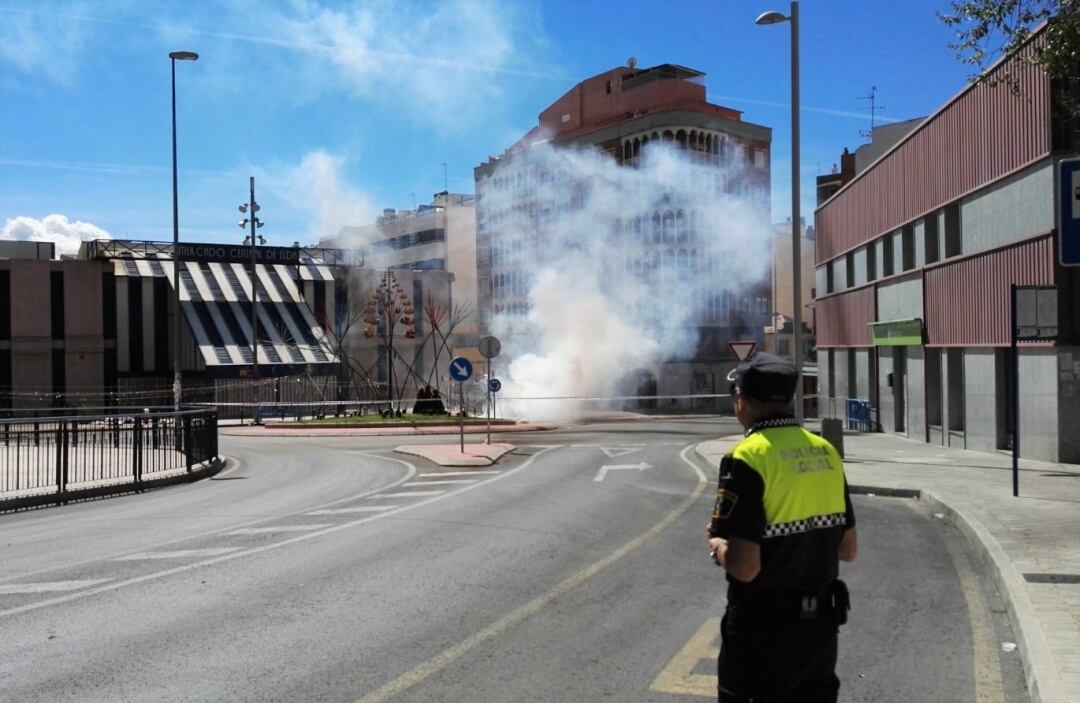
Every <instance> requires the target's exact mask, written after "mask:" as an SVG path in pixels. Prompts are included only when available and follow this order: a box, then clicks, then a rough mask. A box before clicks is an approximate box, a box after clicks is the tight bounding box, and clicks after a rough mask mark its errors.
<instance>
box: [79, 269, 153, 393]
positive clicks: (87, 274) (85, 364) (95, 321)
mask: <svg viewBox="0 0 1080 703" xmlns="http://www.w3.org/2000/svg"><path fill="white" fill-rule="evenodd" d="M62 270H63V272H64V349H65V359H64V361H65V371H66V374H67V386H68V388H100V387H101V386H102V385H103V384H104V383H105V339H104V337H103V336H102V333H103V330H104V322H103V320H102V308H101V301H102V298H101V279H102V273H103V271H104V269H103V267H102V265H101V264H99V263H98V262H96V261H65V262H63V264H62ZM150 329H151V332H152V331H153V325H152V324H151V325H150Z"/></svg>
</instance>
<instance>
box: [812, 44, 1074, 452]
mask: <svg viewBox="0 0 1080 703" xmlns="http://www.w3.org/2000/svg"><path fill="white" fill-rule="evenodd" d="M1040 41H1042V35H1041V33H1036V35H1035V36H1034V37H1033V39H1032V40H1030V41H1029V42H1028V43H1027V44H1026V45H1025V46H1024V47H1023V48H1022V49H1021V50H1020V51H1019V53H1018V54H1016V55H1013V56H1011V57H1008V58H1007V59H1005V60H1003V61H1002V62H999V63H998V64H997V65H996V66H995V67H993V68H992V69H991V70H990V75H989V78H990V79H991V80H990V81H989V84H983V85H969V86H966V87H965V88H964V89H962V90H961V91H960V92H959V93H958V94H957V95H956V96H955V97H953V98H952V99H951V100H949V101H948V102H947V103H945V105H943V106H942V107H941V108H940V109H939V110H938V111H937V112H935V113H934V114H933V115H931V116H929V117H928V118H926V119H925V120H923V121H920V122H917V123H915V124H914V125H911V126H910V127H909V131H908V132H907V134H906V135H904V136H903V137H902V138H900V139H899V140H897V141H896V142H895V143H893V144H892V145H890V146H889V147H888V148H887V149H885V150H883V151H882V153H880V155H878V156H877V158H876V159H875V160H874V161H873V162H872V163H870V164H869V165H866V166H865V168H864V169H862V170H861V171H858V170H857V169H850V170H849V172H854V173H852V175H851V177H850V179H849V180H848V181H847V182H846V183H843V184H842V187H841V188H840V189H839V190H838V191H837V192H835V194H833V195H832V196H831V197H829V198H828V200H826V201H825V202H824V203H823V204H822V205H821V206H820V207H819V208H818V210H817V213H816V224H817V257H816V259H817V260H816V266H817V269H816V276H817V285H816V290H817V297H816V299H815V311H816V314H817V341H818V367H819V374H820V384H819V388H820V392H821V394H822V396H823V397H822V399H821V402H820V407H821V410H822V411H823V413H824V414H825V415H831V416H835V417H843V416H844V415H845V414H846V407H845V406H846V401H847V400H848V399H860V400H864V401H869V404H870V406H871V407H872V409H873V415H872V417H873V421H874V424H875V425H876V426H878V427H879V428H880V429H881V430H883V431H885V432H891V433H897V434H903V435H907V436H908V437H911V438H913V439H919V440H923V441H927V442H931V443H935V444H943V445H949V446H960V447H966V448H968V449H978V450H986V451H993V450H998V449H1006V448H1009V447H1011V444H1012V441H1013V437H1014V433H1015V432H1016V431H1017V430H1016V428H1015V427H1014V426H1013V421H1012V413H1011V412H1010V408H1011V407H1012V404H1013V400H1014V399H1013V397H1012V390H1011V389H1012V381H1013V378H1014V374H1017V373H1018V374H1019V389H1020V391H1019V399H1018V400H1019V407H1020V411H1019V421H1020V424H1019V431H1020V432H1021V440H1022V441H1021V442H1020V448H1021V451H1022V453H1023V455H1024V456H1027V457H1031V458H1038V459H1044V460H1050V461H1068V462H1077V461H1080V435H1078V434H1077V432H1076V428H1077V427H1080V402H1077V398H1080V366H1078V365H1077V364H1076V361H1075V360H1076V359H1077V358H1078V356H1077V343H1078V342H1080V337H1078V335H1080V303H1078V300H1080V275H1078V270H1077V269H1076V268H1067V267H1063V266H1061V265H1060V264H1059V262H1058V253H1057V252H1058V236H1059V234H1058V232H1057V230H1056V228H1055V203H1056V199H1055V192H1056V185H1057V184H1056V181H1057V178H1056V171H1057V164H1058V161H1059V160H1060V159H1061V158H1063V157H1066V156H1072V155H1075V154H1076V150H1077V146H1078V145H1077V142H1076V136H1075V134H1076V132H1075V123H1074V122H1070V120H1069V119H1068V118H1067V116H1066V115H1065V114H1064V113H1062V112H1060V105H1061V97H1062V96H1061V95H1060V94H1059V91H1061V90H1062V87H1061V86H1060V85H1059V84H1057V83H1056V82H1053V81H1051V80H1050V79H1049V78H1048V77H1047V75H1046V74H1045V73H1044V72H1043V71H1042V70H1040V69H1039V68H1038V67H1037V66H1036V65H1035V64H1034V63H1033V62H1030V61H1029V60H1028V59H1029V58H1030V55H1031V53H1032V52H1033V50H1034V48H1035V47H1036V46H1037V44H1038V42H1040ZM1005 72H1007V73H1008V74H1009V75H1010V77H1011V78H1010V80H1015V89H1016V92H1018V94H1014V91H1013V90H1010V89H1009V88H1007V87H1005V86H1004V85H1002V86H998V87H994V86H993V85H992V84H993V83H994V82H995V81H994V79H995V78H999V77H1000V76H1001V75H1002V74H1003V73H1005ZM1070 130H1072V131H1070ZM1013 285H1020V286H1045V287H1048V288H1049V289H1050V290H1051V293H1050V301H1049V302H1050V303H1051V306H1050V309H1052V308H1053V307H1056V310H1055V311H1053V312H1052V316H1053V317H1054V318H1055V321H1056V323H1057V324H1056V339H1054V340H1049V339H1048V340H1045V341H1037V342H1036V341H1028V342H1022V343H1021V345H1020V352H1019V364H1018V367H1015V366H1014V364H1013V360H1012V355H1011V353H1010V343H1011V327H1012V324H1013V320H1012V319H1011V305H1010V296H1011V290H1012V289H1011V287H1012V286H1013Z"/></svg>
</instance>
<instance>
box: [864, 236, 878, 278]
mask: <svg viewBox="0 0 1080 703" xmlns="http://www.w3.org/2000/svg"><path fill="white" fill-rule="evenodd" d="M876 278H877V242H870V243H869V244H867V245H866V280H867V281H873V280H874V279H876Z"/></svg>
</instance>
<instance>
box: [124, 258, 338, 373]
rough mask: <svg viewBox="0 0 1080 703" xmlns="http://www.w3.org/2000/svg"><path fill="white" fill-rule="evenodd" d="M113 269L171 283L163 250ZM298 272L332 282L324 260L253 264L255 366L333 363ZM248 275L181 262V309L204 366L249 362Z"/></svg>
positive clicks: (240, 269) (239, 268) (238, 268)
mask: <svg viewBox="0 0 1080 703" xmlns="http://www.w3.org/2000/svg"><path fill="white" fill-rule="evenodd" d="M114 267H115V274H116V275H117V276H135V277H142V278H147V277H155V278H156V277H163V278H165V279H166V280H167V281H169V285H170V286H171V285H172V280H173V268H172V267H173V261H172V259H170V258H167V257H165V256H159V257H153V256H151V257H150V258H141V257H138V256H135V255H131V256H123V257H122V258H119V259H116V260H115V261H114ZM298 270H299V273H300V279H301V280H315V281H332V280H333V276H332V275H331V273H330V270H329V268H328V267H327V266H324V265H320V264H317V263H314V262H310V261H309V262H307V263H305V264H302V265H301V266H299V267H296V266H283V265H279V266H274V265H259V266H257V267H256V281H255V291H256V294H257V296H256V300H257V303H258V305H257V306H256V307H257V313H258V330H259V344H258V354H259V357H258V363H259V365H268V364H302V365H312V364H334V363H337V358H336V357H335V356H334V355H333V353H332V351H331V346H330V344H329V343H328V340H327V338H326V334H325V332H324V331H323V329H322V327H321V326H320V325H319V323H318V322H317V321H316V320H315V316H314V315H313V314H312V312H311V309H310V308H309V307H308V305H307V303H306V302H305V301H304V299H303V297H302V296H301V294H300V290H299V288H298V287H297V280H296V274H297V271H298ZM249 274H250V269H249V268H247V267H245V266H243V265H241V264H221V263H207V262H192V261H188V262H181V263H180V271H179V277H180V281H179V284H180V308H181V310H183V313H184V319H185V320H186V321H187V324H188V327H189V328H190V330H191V333H192V336H193V337H194V339H195V342H196V344H197V346H198V348H199V353H200V354H201V355H202V357H203V360H204V362H205V363H206V365H207V366H230V365H231V366H245V365H250V364H251V363H252V354H251V349H252V345H251V339H252V334H251V332H252V323H251V321H252V304H251V289H252V282H251V276H250V275H249Z"/></svg>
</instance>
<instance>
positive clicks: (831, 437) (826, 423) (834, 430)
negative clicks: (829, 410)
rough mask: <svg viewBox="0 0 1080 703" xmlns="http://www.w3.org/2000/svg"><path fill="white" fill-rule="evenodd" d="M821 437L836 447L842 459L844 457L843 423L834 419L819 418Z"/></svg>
mask: <svg viewBox="0 0 1080 703" xmlns="http://www.w3.org/2000/svg"><path fill="white" fill-rule="evenodd" d="M821 436H822V437H824V438H825V439H827V440H828V441H829V443H830V444H832V445H833V446H834V447H836V451H837V452H839V453H840V458H841V459H842V458H843V457H844V423H843V422H842V421H841V420H840V419H839V418H835V417H823V418H821Z"/></svg>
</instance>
